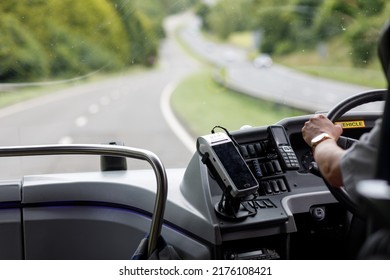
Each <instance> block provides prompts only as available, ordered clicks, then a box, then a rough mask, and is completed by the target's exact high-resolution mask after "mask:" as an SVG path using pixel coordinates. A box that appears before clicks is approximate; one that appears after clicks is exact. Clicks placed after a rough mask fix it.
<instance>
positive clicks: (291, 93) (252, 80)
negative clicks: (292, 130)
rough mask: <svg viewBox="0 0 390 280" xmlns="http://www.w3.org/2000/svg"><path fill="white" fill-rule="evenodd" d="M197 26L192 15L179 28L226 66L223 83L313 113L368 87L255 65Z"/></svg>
mask: <svg viewBox="0 0 390 280" xmlns="http://www.w3.org/2000/svg"><path fill="white" fill-rule="evenodd" d="M200 26H201V23H200V20H199V19H196V18H193V19H192V20H191V21H190V22H189V23H188V25H187V26H186V28H184V29H183V30H182V32H181V36H182V38H183V39H184V41H186V42H187V44H188V45H190V46H192V49H193V50H194V51H195V52H196V53H197V54H199V56H201V57H203V58H204V59H205V60H207V61H208V62H210V63H212V64H214V65H215V66H216V67H220V68H224V69H225V71H224V76H225V77H224V84H225V85H228V86H230V87H231V88H233V89H236V90H238V91H241V92H243V93H247V94H249V95H252V96H255V97H259V98H263V99H267V100H271V101H274V102H278V103H281V104H285V105H288V106H294V107H296V108H300V109H303V110H307V111H308V112H313V113H314V112H316V111H327V110H329V109H331V108H332V107H333V106H334V105H336V104H337V103H338V102H340V101H342V100H344V99H345V98H347V97H350V96H352V95H354V94H357V93H360V92H363V91H367V90H371V89H370V88H367V87H362V86H357V85H351V84H346V83H341V82H337V81H333V80H329V79H323V78H318V77H313V76H310V75H306V74H304V73H301V72H297V71H294V70H292V69H289V68H286V67H283V66H281V65H275V64H274V65H273V66H272V67H269V68H260V69H259V68H256V67H254V65H253V63H252V61H249V60H248V55H247V51H248V50H245V49H243V48H238V47H234V46H231V45H226V44H220V43H215V42H209V41H207V40H205V38H204V37H203V36H201V33H200ZM329 71H332V69H331V68H330V69H329ZM379 75H381V74H380V73H379ZM382 106H383V104H379V103H372V104H369V105H367V106H364V108H363V107H360V108H358V109H365V110H367V109H369V110H381V109H382Z"/></svg>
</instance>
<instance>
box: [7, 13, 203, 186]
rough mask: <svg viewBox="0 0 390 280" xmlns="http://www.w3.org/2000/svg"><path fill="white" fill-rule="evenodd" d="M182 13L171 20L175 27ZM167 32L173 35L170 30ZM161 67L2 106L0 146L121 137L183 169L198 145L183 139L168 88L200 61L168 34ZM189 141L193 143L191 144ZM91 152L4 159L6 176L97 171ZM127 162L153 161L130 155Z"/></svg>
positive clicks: (138, 165)
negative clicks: (173, 120)
mask: <svg viewBox="0 0 390 280" xmlns="http://www.w3.org/2000/svg"><path fill="white" fill-rule="evenodd" d="M180 22H182V19H180V18H171V19H170V20H169V21H168V22H167V23H166V26H167V28H168V31H170V30H173V29H174V28H175V26H176V24H178V23H180ZM169 34H170V33H169ZM160 54H161V59H160V61H159V65H158V67H156V69H153V70H150V71H143V72H138V73H123V74H121V75H117V76H115V77H113V78H105V79H101V80H98V81H94V82H87V83H85V82H84V83H79V84H76V85H72V86H67V87H66V88H63V89H61V90H57V91H55V92H52V93H51V94H49V95H46V96H44V97H41V98H38V99H35V100H33V101H27V102H23V103H20V104H17V105H15V106H11V107H8V108H6V109H3V110H0V145H2V146H3V145H5V146H15V145H36V144H39V145H41V144H57V143H66V144H69V143H77V144H80V143H92V144H98V143H108V142H112V141H121V142H124V143H125V145H126V146H131V147H136V148H143V149H148V150H150V151H152V152H154V153H155V154H157V155H158V156H159V157H160V159H161V160H162V162H163V163H164V165H165V166H166V167H169V168H170V167H184V166H186V164H187V163H188V161H189V160H190V158H191V156H192V154H193V153H192V152H193V150H194V149H195V143H191V142H189V143H187V146H186V145H185V144H183V141H182V140H180V139H179V137H181V136H179V137H178V136H177V131H174V130H173V129H172V123H171V120H169V116H167V114H168V115H169V113H170V111H169V110H170V109H169V108H167V107H169V101H168V100H167V99H168V98H169V93H170V90H171V89H173V88H174V87H173V85H174V84H175V83H176V82H177V81H179V80H180V79H182V78H183V77H184V76H185V75H187V74H189V73H192V71H194V70H196V69H197V67H198V64H197V63H196V62H195V61H194V60H193V59H192V58H190V57H188V55H186V54H184V53H183V52H182V50H181V49H180V47H179V46H178V45H177V44H176V43H175V42H174V40H173V39H172V38H171V36H168V38H167V40H165V41H164V42H163V44H162V46H161V51H160ZM191 144H192V145H193V147H191ZM99 165H100V160H99V158H98V157H94V156H81V157H80V156H61V157H51V156H50V157H45V158H41V157H29V158H2V159H0V170H1V171H0V172H1V175H0V176H1V177H2V178H15V177H16V178H18V177H19V176H21V174H37V173H38V174H39V173H58V172H60V173H61V172H69V171H93V170H99ZM128 166H129V168H144V167H148V165H147V163H145V162H139V161H133V160H130V161H129V162H128Z"/></svg>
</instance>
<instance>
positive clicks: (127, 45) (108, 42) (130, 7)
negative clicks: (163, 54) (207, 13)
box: [0, 0, 196, 81]
mask: <svg viewBox="0 0 390 280" xmlns="http://www.w3.org/2000/svg"><path fill="white" fill-rule="evenodd" d="M176 2H180V5H177V4H175V3H176ZM194 2H196V0H185V1H175V0H164V1H155V0H83V1H80V0H50V1H46V0H18V1H1V2H0V22H1V24H0V65H1V66H0V81H8V80H11V79H18V80H25V79H37V78H45V77H48V76H51V77H58V76H60V77H64V76H66V77H69V76H75V75H83V74H86V73H88V72H91V71H96V70H99V69H102V70H110V71H111V70H117V69H121V68H123V67H127V66H131V65H133V64H145V65H151V64H153V62H154V61H155V59H156V56H157V50H158V46H159V40H160V39H161V38H162V37H163V36H164V33H163V28H162V22H163V18H164V16H165V15H166V13H168V12H173V11H178V10H181V9H184V8H185V7H188V6H189V5H192V4H193V3H194ZM164 4H165V5H167V7H170V8H172V10H171V9H169V10H168V9H167V7H165V6H164ZM27 76H28V77H27Z"/></svg>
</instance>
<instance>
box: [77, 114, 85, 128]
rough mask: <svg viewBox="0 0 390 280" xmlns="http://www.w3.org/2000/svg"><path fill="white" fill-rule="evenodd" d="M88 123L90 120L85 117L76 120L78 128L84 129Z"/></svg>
mask: <svg viewBox="0 0 390 280" xmlns="http://www.w3.org/2000/svg"><path fill="white" fill-rule="evenodd" d="M87 123H88V119H87V118H86V117H84V116H80V117H78V118H77V119H76V120H75V124H76V126H78V127H83V126H86V125H87Z"/></svg>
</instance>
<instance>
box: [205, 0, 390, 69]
mask: <svg viewBox="0 0 390 280" xmlns="http://www.w3.org/2000/svg"><path fill="white" fill-rule="evenodd" d="M389 11H390V2H389V1H386V0H370V1H367V0H348V1H344V0H220V1H219V2H218V4H217V5H215V6H212V7H207V8H206V7H204V6H201V7H199V8H198V15H200V16H202V18H203V22H204V24H205V26H206V28H208V30H209V31H210V32H213V33H215V34H216V35H218V36H219V37H221V38H227V37H228V36H229V34H231V33H232V32H235V31H239V30H241V29H245V30H247V31H249V30H253V31H260V33H261V34H262V36H261V46H260V51H261V52H267V53H273V54H286V53H289V52H294V51H301V50H303V49H315V48H317V46H318V45H319V44H323V42H326V41H330V40H332V39H333V38H334V37H340V38H343V40H344V41H345V42H346V44H348V45H349V46H350V53H351V54H352V55H351V62H352V63H353V64H354V65H359V66H364V65H366V64H368V63H370V62H371V60H372V59H373V58H374V57H375V55H374V54H375V48H376V43H377V42H376V40H377V38H378V34H379V32H378V31H379V30H380V28H381V26H382V25H383V24H384V23H385V22H386V21H387V20H388V15H389Z"/></svg>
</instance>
